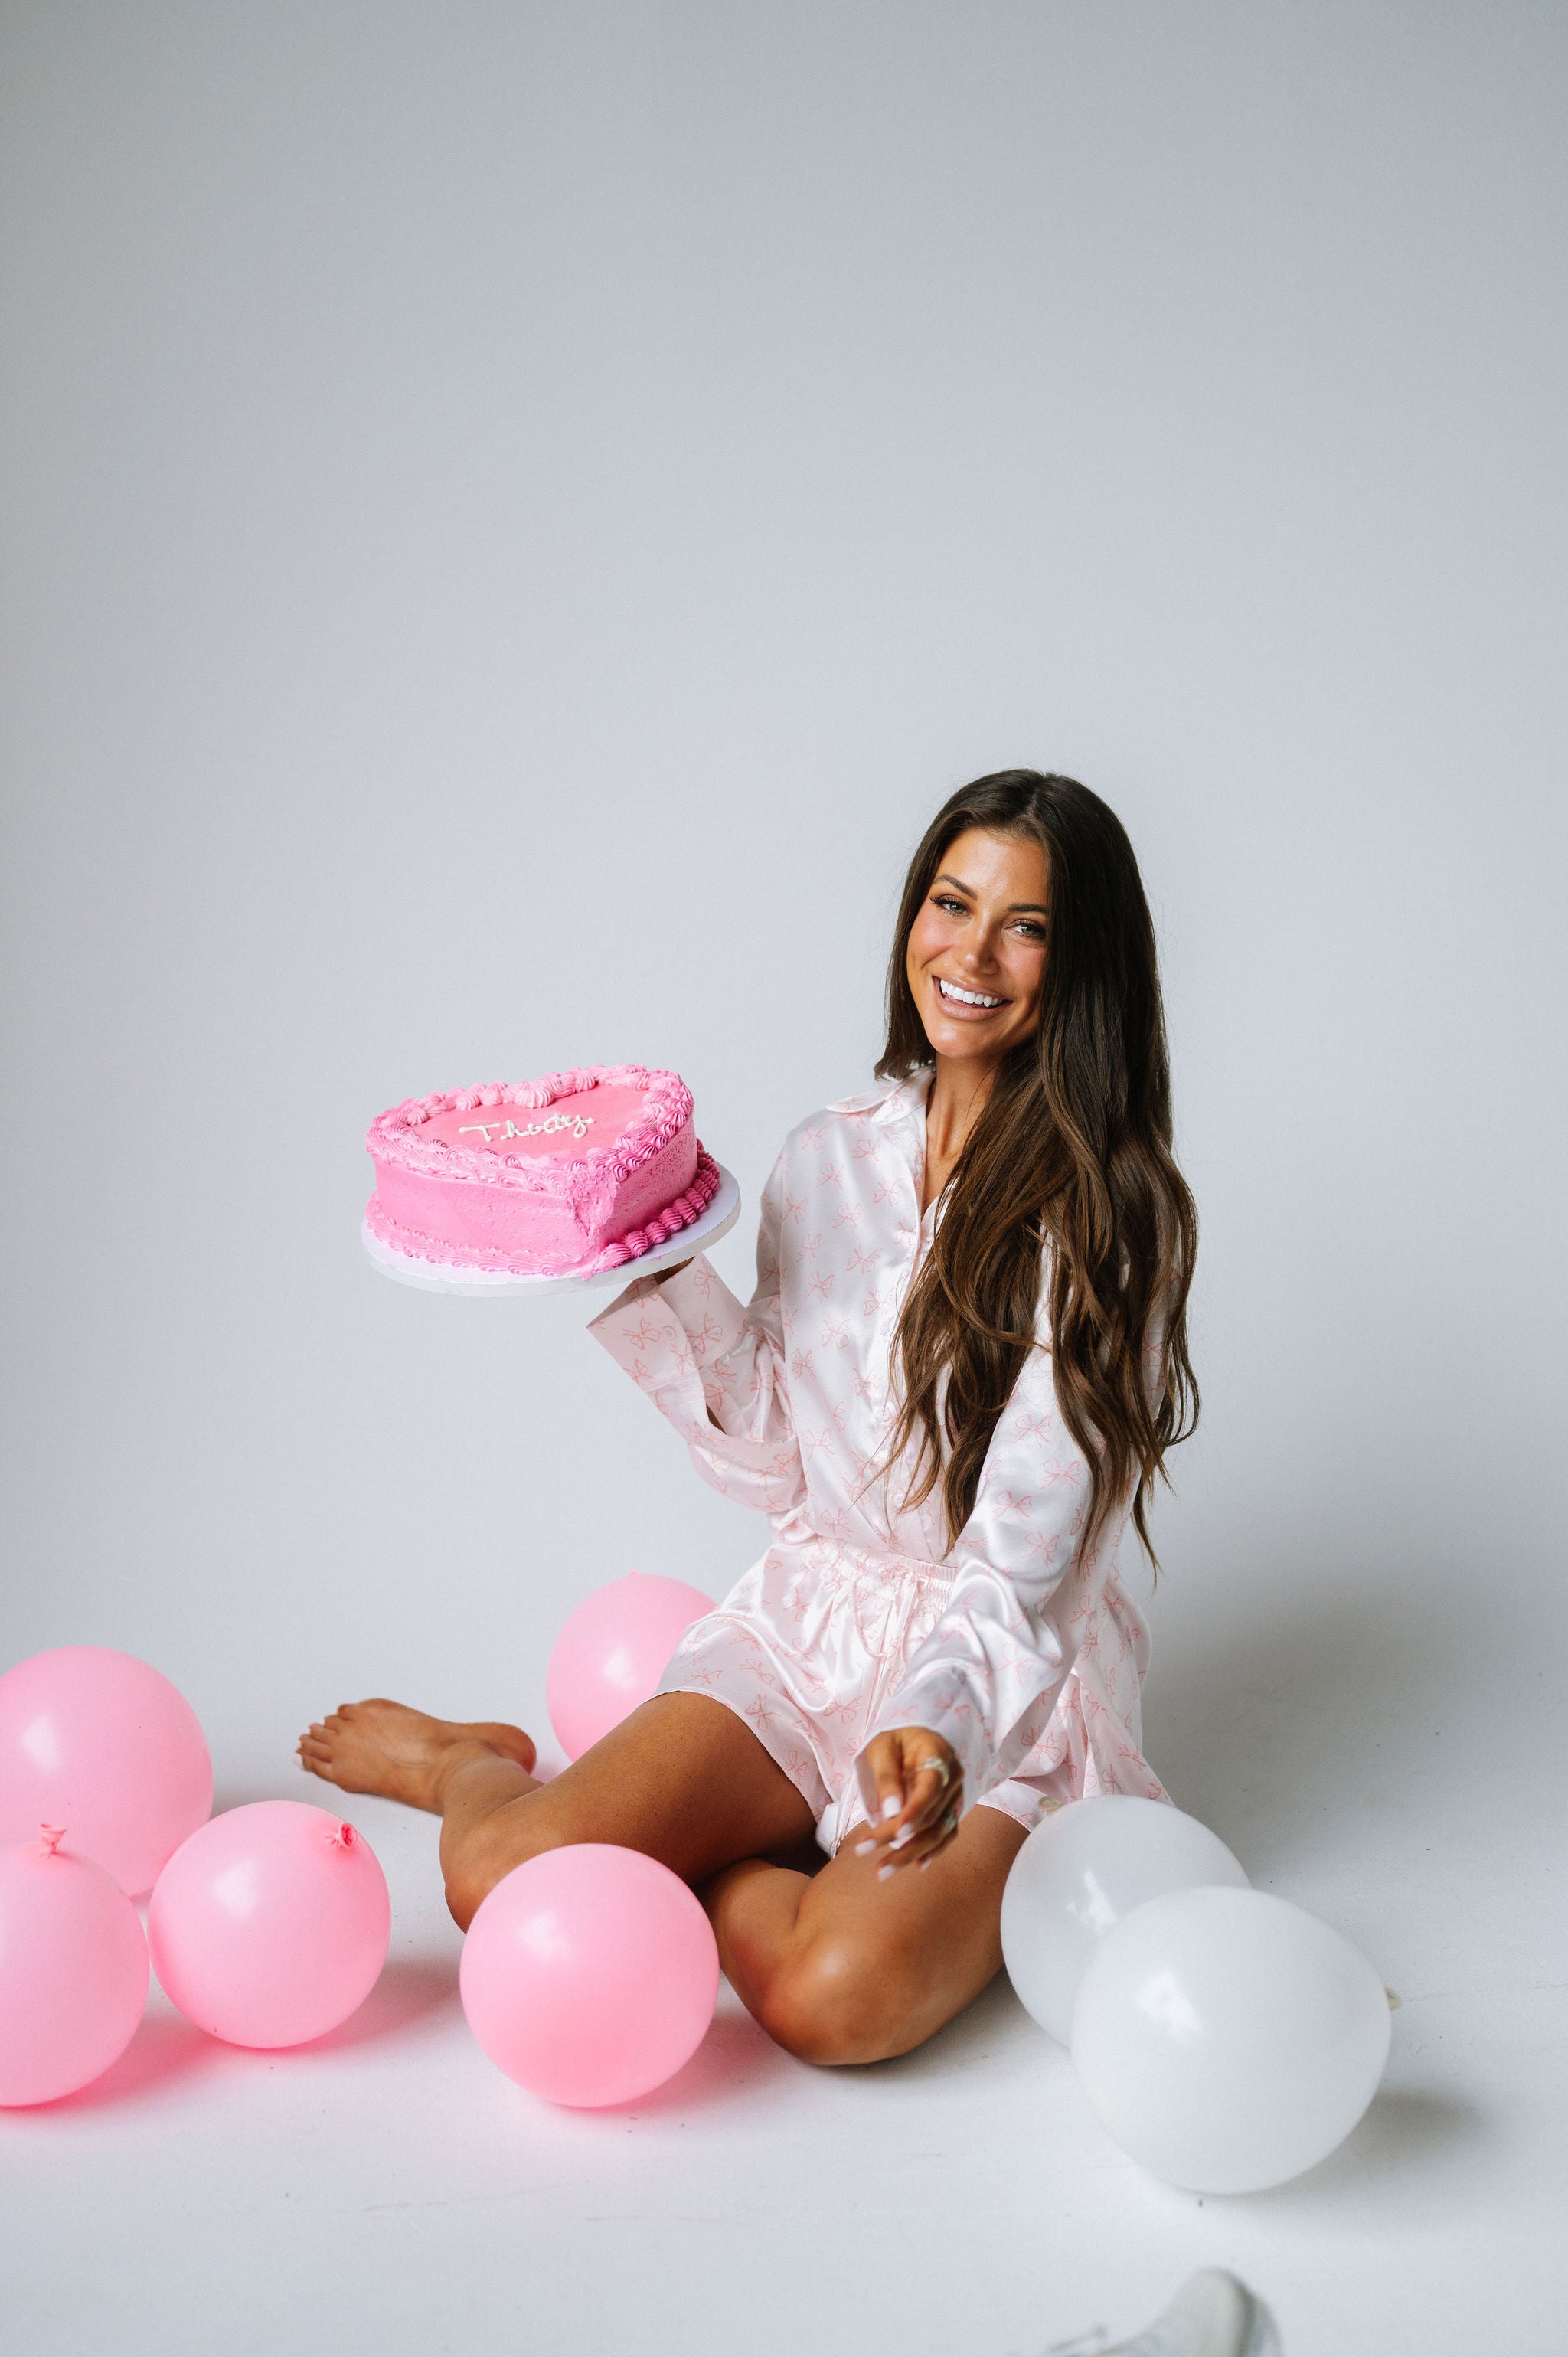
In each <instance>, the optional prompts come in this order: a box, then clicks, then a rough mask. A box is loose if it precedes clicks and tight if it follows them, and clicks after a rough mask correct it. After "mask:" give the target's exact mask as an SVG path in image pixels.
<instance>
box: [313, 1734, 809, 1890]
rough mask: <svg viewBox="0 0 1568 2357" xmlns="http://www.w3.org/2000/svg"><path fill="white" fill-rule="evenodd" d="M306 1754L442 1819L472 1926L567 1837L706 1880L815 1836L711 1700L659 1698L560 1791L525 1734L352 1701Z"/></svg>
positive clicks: (445, 1856)
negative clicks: (546, 1779) (545, 1775)
mask: <svg viewBox="0 0 1568 2357" xmlns="http://www.w3.org/2000/svg"><path fill="white" fill-rule="evenodd" d="M498 1738H500V1739H502V1740H505V1741H506V1742H507V1744H508V1745H509V1748H508V1749H505V1750H503V1749H502V1748H501V1740H498ZM524 1747H525V1748H524ZM299 1756H300V1760H301V1762H302V1764H303V1765H304V1766H305V1767H306V1768H308V1769H309V1770H311V1772H312V1773H313V1774H314V1775H317V1776H322V1777H325V1778H326V1779H327V1781H328V1782H329V1783H336V1784H341V1785H342V1786H343V1788H344V1789H345V1790H346V1791H349V1792H379V1793H381V1794H383V1795H384V1796H385V1797H386V1798H388V1799H390V1800H394V1801H406V1802H408V1803H411V1804H412V1805H413V1807H415V1808H420V1809H430V1810H433V1811H435V1812H438V1813H439V1814H440V1817H441V1866H442V1871H443V1873H444V1874H445V1876H446V1903H447V1905H448V1906H449V1907H450V1908H451V1910H452V1913H453V1915H454V1916H455V1917H456V1921H458V1922H459V1923H460V1924H461V1925H462V1926H463V1928H464V1930H465V1931H467V1927H468V1924H469V1923H470V1922H471V1921H472V1920H473V1916H474V1912H475V1910H476V1909H477V1908H478V1904H479V1901H480V1900H482V1899H483V1898H484V1897H485V1895H486V1893H487V1892H488V1891H489V1890H491V1889H494V1887H495V1885H496V1884H497V1883H498V1882H499V1880H500V1878H501V1877H502V1875H503V1874H508V1873H510V1870H511V1868H512V1867H514V1866H521V1864H522V1862H523V1860H524V1859H525V1858H530V1857H537V1856H538V1854H539V1852H540V1851H541V1850H545V1849H558V1848H560V1847H561V1846H563V1845H564V1843H567V1842H590V1841H592V1842H618V1843H619V1844H620V1845H621V1846H623V1847H625V1848H627V1849H639V1850H643V1851H645V1852H646V1853H647V1855H648V1856H649V1857H656V1858H658V1859H659V1860H660V1863H661V1864H662V1865H664V1866H668V1867H671V1869H672V1871H673V1872H675V1873H676V1874H679V1875H680V1876H682V1878H683V1879H684V1880H685V1881H687V1882H691V1883H693V1884H695V1883H701V1882H704V1881H706V1880H707V1879H708V1878H709V1877H710V1876H712V1875H714V1874H716V1873H717V1872H718V1871H719V1870H720V1869H721V1867H726V1866H732V1865H733V1864H734V1863H735V1861H736V1858H742V1857H767V1856H770V1855H772V1854H773V1853H774V1852H776V1851H779V1850H783V1849H787V1848H789V1846H791V1845H792V1844H795V1843H798V1842H800V1841H802V1840H805V1839H807V1838H809V1837H810V1835H811V1822H812V1821H811V1810H810V1809H809V1808H808V1806H807V1804H806V1803H805V1802H804V1801H803V1800H802V1799H801V1797H800V1793H799V1792H797V1791H796V1789H795V1787H794V1785H793V1784H792V1783H791V1782H790V1781H789V1778H788V1776H786V1775H785V1773H784V1771H783V1770H782V1769H781V1768H779V1766H777V1764H776V1763H775V1762H774V1760H772V1759H771V1758H770V1757H769V1755H768V1752H767V1751H765V1750H764V1749H763V1748H762V1745H761V1744H760V1743H759V1742H758V1741H757V1738H756V1736H755V1735H753V1733H752V1732H751V1729H750V1728H749V1727H747V1726H746V1722H745V1720H744V1719H741V1718H738V1717H736V1714H735V1713H734V1712H733V1711H732V1710H729V1709H727V1708H726V1707H725V1705H724V1704H723V1703H717V1702H710V1701H709V1700H708V1698H707V1697H706V1695H692V1694H676V1695H656V1696H655V1697H654V1699H653V1700H652V1701H651V1702H648V1703H644V1704H643V1706H642V1707H641V1708H640V1709H639V1710H635V1711H633V1712H632V1714H631V1716H630V1717H629V1718H626V1719H623V1720H622V1721H621V1724H620V1725H619V1726H618V1727H613V1728H612V1729H611V1731H610V1732H609V1734H608V1735H607V1736H606V1737H605V1738H604V1739H603V1741H602V1742H599V1743H596V1744H595V1745H594V1747H593V1749H592V1750H591V1751H586V1752H585V1753H584V1755H583V1757H582V1759H581V1760H576V1761H575V1762H574V1763H573V1765H572V1766H571V1767H570V1768H567V1769H565V1770H563V1772H562V1773H561V1774H560V1775H559V1776H557V1777H556V1778H555V1779H554V1780H553V1782H551V1783H549V1784H541V1783H540V1782H539V1781H538V1780H537V1778H536V1777H534V1776H532V1775H531V1774H530V1773H529V1770H530V1769H531V1768H532V1764H533V1747H532V1744H531V1743H530V1742H529V1740H528V1738H527V1737H526V1736H525V1735H523V1734H522V1733H521V1730H520V1729H519V1728H516V1727H507V1728H497V1727H475V1726H467V1725H456V1724H454V1723H453V1722H452V1721H450V1720H446V1719H438V1718H430V1717H426V1716H425V1715H424V1713H423V1712H421V1711H413V1710H407V1709H405V1708H404V1707H403V1705H402V1704H400V1703H389V1702H373V1703H359V1704H352V1705H348V1706H345V1707H344V1708H342V1709H341V1710H338V1711H335V1712H334V1713H333V1714H332V1716H331V1717H330V1718H328V1719H325V1720H321V1721H319V1722H318V1723H317V1725H316V1726H315V1727H312V1728H311V1729H310V1731H309V1733H308V1734H307V1735H305V1736H302V1737H301V1738H300V1746H299Z"/></svg>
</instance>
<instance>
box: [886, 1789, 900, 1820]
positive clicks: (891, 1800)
mask: <svg viewBox="0 0 1568 2357" xmlns="http://www.w3.org/2000/svg"><path fill="white" fill-rule="evenodd" d="M903 1805H904V1803H903V1802H902V1801H901V1800H899V1798H898V1796H897V1793H896V1792H888V1793H887V1794H886V1795H885V1797H884V1799H883V1803H882V1822H883V1824H886V1823H887V1820H888V1818H889V1817H896V1816H897V1813H898V1812H899V1810H900V1809H901V1808H902V1807H903Z"/></svg>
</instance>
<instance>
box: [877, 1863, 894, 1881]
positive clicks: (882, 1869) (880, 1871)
mask: <svg viewBox="0 0 1568 2357" xmlns="http://www.w3.org/2000/svg"><path fill="white" fill-rule="evenodd" d="M894 1873H897V1867H891V1866H879V1867H877V1869H876V1879H877V1881H878V1882H886V1879H887V1878H888V1876H889V1875H890V1874H894Z"/></svg>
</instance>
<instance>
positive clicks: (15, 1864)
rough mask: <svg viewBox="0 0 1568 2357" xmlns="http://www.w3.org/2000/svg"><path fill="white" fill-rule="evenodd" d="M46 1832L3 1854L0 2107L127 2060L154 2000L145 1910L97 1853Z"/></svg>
mask: <svg viewBox="0 0 1568 2357" xmlns="http://www.w3.org/2000/svg"><path fill="white" fill-rule="evenodd" d="M41 1830H42V1834H43V1838H42V1839H41V1840H35V1841H30V1842H27V1843H26V1844H24V1845H22V1846H18V1847H17V1848H16V1849H7V1850H4V1851H0V2104H50V2103H53V2102H54V2100H55V2098H56V2097H57V2096H59V2095H72V2094H74V2093H76V2090H77V2089H78V2087H85V2086H86V2085H87V2084H88V2083H89V2081H90V2080H92V2079H96V2078H98V2077H99V2076H100V2074H101V2073H102V2072H105V2071H107V2070H108V2068H109V2065H110V2064H111V2062H114V2061H118V2060H119V2058H120V2056H121V2055H122V2054H124V2051H125V2049H126V2047H127V2046H129V2044H130V2042H131V2040H132V2039H133V2038H134V2035H135V2031H136V2024H137V2023H138V2022H139V2021H140V2019H141V2018H142V2007H143V2006H144V2005H145V2003H146V2000H147V1943H146V1941H145V1939H144V1938H143V1936H142V1926H141V1923H140V1921H138V1919H137V1915H136V1910H135V1909H134V1907H133V1906H132V1904H131V1902H130V1900H128V1899H127V1898H126V1896H125V1894H124V1891H123V1890H122V1889H121V1888H120V1886H119V1884H118V1883H117V1882H116V1881H115V1880H114V1878H113V1876H112V1875H108V1874H105V1873H104V1871H103V1868H102V1867H101V1866H94V1865H93V1863H92V1861H91V1858H86V1857H76V1856H75V1854H74V1853H73V1852H72V1851H70V1850H66V1849H61V1848H59V1846H58V1845H59V1842H60V1841H61V1840H62V1839H63V1836H62V1835H61V1834H60V1833H59V1830H58V1828H57V1827H55V1826H53V1825H48V1826H45V1827H43V1828H42V1829H41Z"/></svg>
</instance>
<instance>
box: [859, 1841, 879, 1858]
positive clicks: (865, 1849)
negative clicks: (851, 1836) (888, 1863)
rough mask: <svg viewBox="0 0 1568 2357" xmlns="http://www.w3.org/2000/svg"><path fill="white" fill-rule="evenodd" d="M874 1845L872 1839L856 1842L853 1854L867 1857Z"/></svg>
mask: <svg viewBox="0 0 1568 2357" xmlns="http://www.w3.org/2000/svg"><path fill="white" fill-rule="evenodd" d="M875 1847H876V1844H875V1842H874V1841H864V1842H856V1844H855V1846H854V1854H855V1856H856V1857H870V1856H871V1853H872V1851H873V1850H874V1849H875Z"/></svg>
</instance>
